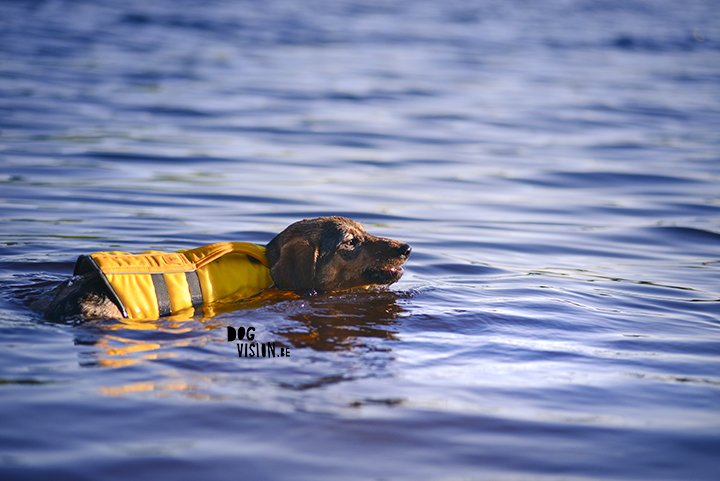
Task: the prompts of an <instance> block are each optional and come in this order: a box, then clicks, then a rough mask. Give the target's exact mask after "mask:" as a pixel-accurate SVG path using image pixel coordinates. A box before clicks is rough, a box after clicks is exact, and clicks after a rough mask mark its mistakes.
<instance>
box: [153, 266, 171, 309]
mask: <svg viewBox="0 0 720 481" xmlns="http://www.w3.org/2000/svg"><path fill="white" fill-rule="evenodd" d="M150 277H151V278H152V281H153V285H154V286H155V296H156V297H157V303H158V316H169V315H170V314H171V313H172V309H171V308H170V293H169V292H168V287H167V283H166V282H165V276H164V275H162V274H150Z"/></svg>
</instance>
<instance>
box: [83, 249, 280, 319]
mask: <svg viewBox="0 0 720 481" xmlns="http://www.w3.org/2000/svg"><path fill="white" fill-rule="evenodd" d="M90 258H92V261H93V262H94V265H95V266H96V267H97V269H98V270H99V271H100V272H101V273H102V275H103V277H104V279H105V280H106V282H107V284H108V287H109V288H110V290H111V291H112V293H113V294H114V296H115V298H116V299H115V300H116V301H117V302H119V303H120V304H121V306H120V307H121V311H123V316H124V317H127V318H130V319H156V318H158V317H160V316H166V315H169V314H176V313H178V312H180V311H183V310H185V309H189V308H197V307H199V306H201V305H203V304H210V303H212V302H215V301H217V300H219V299H223V298H226V297H229V296H234V297H236V298H244V297H251V296H253V295H255V294H257V293H259V292H260V291H262V290H263V289H265V288H267V287H269V286H271V285H272V283H273V281H272V278H271V277H270V270H269V269H268V267H267V260H266V259H265V248H264V247H262V246H257V245H255V244H249V243H246V242H221V243H218V244H211V245H207V246H203V247H198V248H196V249H191V250H184V251H178V252H170V253H168V252H158V251H147V252H142V253H140V254H129V253H127V252H97V253H95V254H91V255H90ZM79 262H80V260H79V261H78V263H79Z"/></svg>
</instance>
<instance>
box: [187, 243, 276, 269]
mask: <svg viewBox="0 0 720 481" xmlns="http://www.w3.org/2000/svg"><path fill="white" fill-rule="evenodd" d="M195 251H202V254H203V255H202V256H197V258H194V257H195V256H194V253H195ZM178 252H179V253H181V254H183V255H184V256H185V257H187V259H188V260H189V261H190V262H192V263H193V264H195V268H196V269H201V268H203V267H205V266H206V265H208V264H210V263H211V262H213V261H215V260H217V259H219V258H220V257H222V256H224V255H226V254H245V255H246V256H249V257H252V258H253V259H255V260H257V261H259V262H260V263H261V264H262V265H264V266H265V267H267V268H270V266H269V265H268V261H267V258H266V257H265V248H264V247H262V246H259V245H256V244H251V243H249V242H218V243H216V244H210V245H207V246H203V247H198V248H196V249H190V250H186V251H178Z"/></svg>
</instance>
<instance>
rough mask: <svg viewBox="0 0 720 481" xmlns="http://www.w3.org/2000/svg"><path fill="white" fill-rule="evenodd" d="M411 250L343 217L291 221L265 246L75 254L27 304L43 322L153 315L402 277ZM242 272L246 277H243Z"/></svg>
mask: <svg viewBox="0 0 720 481" xmlns="http://www.w3.org/2000/svg"><path fill="white" fill-rule="evenodd" d="M411 251H412V248H411V247H410V246H409V245H408V244H405V243H403V242H400V241H397V240H393V239H387V238H382V237H376V236H373V235H371V234H368V233H367V232H366V231H365V229H364V228H363V227H362V226H361V225H360V224H359V223H357V222H355V221H353V220H350V219H347V218H345V217H337V216H334V217H317V218H314V219H305V220H302V221H299V222H296V223H294V224H292V225H290V226H289V227H287V228H286V229H285V230H284V231H282V232H281V233H280V234H278V235H277V236H275V238H273V239H272V240H271V241H270V242H269V243H268V244H267V246H266V247H261V246H255V245H253V244H246V243H229V242H226V243H220V244H212V245H210V246H204V247H201V248H197V249H193V250H189V251H178V252H177V253H160V252H155V251H151V252H149V253H145V254H142V255H131V254H127V253H119V252H106V253H96V254H92V255H90V256H81V257H80V258H79V259H78V262H77V264H76V268H75V275H74V276H73V277H72V278H71V279H68V280H66V281H64V282H62V283H61V284H60V285H59V286H57V287H56V288H54V289H52V290H50V291H48V292H47V293H45V294H43V295H42V296H40V298H39V299H37V300H35V301H34V302H33V303H32V304H31V307H32V308H33V309H35V310H37V311H40V312H43V313H44V314H45V316H46V317H47V318H49V319H64V318H72V317H82V318H122V317H131V318H157V317H161V316H163V315H168V314H174V313H176V312H177V311H178V309H185V308H189V307H193V308H197V307H201V306H202V305H203V304H208V303H211V302H214V301H216V300H219V299H221V298H223V297H226V295H229V294H233V295H234V297H237V292H246V291H247V292H248V297H249V296H251V295H253V293H257V292H258V291H262V290H263V289H266V288H274V289H278V290H281V291H293V292H295V293H297V294H299V295H312V294H315V293H322V292H332V291H341V290H347V289H352V288H356V287H368V286H375V285H378V286H383V285H389V284H392V283H394V282H397V281H398V280H399V279H400V278H401V277H402V275H403V267H402V266H403V264H405V262H406V261H407V259H408V257H409V256H410V252H411ZM241 273H242V274H241ZM246 273H249V276H250V277H251V278H252V281H245V280H243V276H246ZM133 276H134V277H133ZM248 282H249V285H241V284H248ZM217 284H219V285H217ZM243 289H245V290H244V291H243ZM140 297H141V298H142V299H140V300H139V299H137V298H140Z"/></svg>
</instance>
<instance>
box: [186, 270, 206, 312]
mask: <svg viewBox="0 0 720 481" xmlns="http://www.w3.org/2000/svg"><path fill="white" fill-rule="evenodd" d="M185 278H186V279H187V283H188V288H189V289H190V301H191V302H192V305H193V307H195V308H197V307H200V306H202V305H203V304H204V303H205V301H204V300H203V293H202V288H201V287H200V278H199V277H198V273H197V271H190V272H186V273H185Z"/></svg>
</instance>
